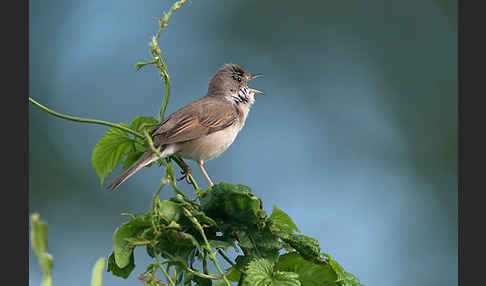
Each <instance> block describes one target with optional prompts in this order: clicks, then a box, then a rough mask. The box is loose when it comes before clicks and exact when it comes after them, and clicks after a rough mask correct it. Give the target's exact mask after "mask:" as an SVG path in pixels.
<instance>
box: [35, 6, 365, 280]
mask: <svg viewBox="0 0 486 286" xmlns="http://www.w3.org/2000/svg"><path fill="white" fill-rule="evenodd" d="M186 1H187V0H181V1H177V2H175V3H174V4H173V5H172V7H171V9H170V10H169V12H167V13H165V14H164V16H163V17H159V18H158V22H159V30H158V31H157V33H156V34H155V36H153V38H152V41H151V42H150V44H149V50H150V56H151V59H150V60H149V61H146V62H138V63H137V64H135V67H136V68H137V70H138V69H141V68H143V67H145V66H149V65H154V66H155V67H156V68H157V69H158V70H159V76H160V79H161V81H162V83H163V85H164V86H165V93H164V96H163V99H162V105H161V108H160V111H159V114H158V119H155V118H154V117H144V116H137V117H135V118H134V119H133V120H132V122H131V123H130V124H129V125H127V124H124V123H111V122H107V121H103V120H97V119H86V118H80V117H74V116H70V115H65V114H61V113H58V112H56V111H54V110H51V109H49V108H47V107H45V106H43V105H42V104H40V103H39V102H37V101H35V100H34V99H32V98H30V97H29V101H30V102H31V103H32V104H34V105H35V106H37V107H39V108H40V109H42V110H43V111H46V112H47V113H49V114H51V115H53V116H56V117H59V118H62V119H66V120H71V121H76V122H81V123H92V124H99V125H105V126H108V127H110V129H109V130H108V131H107V132H106V133H105V134H104V135H103V136H102V138H101V139H100V140H99V142H98V143H97V144H96V146H95V148H94V150H93V154H92V164H93V168H94V169H95V171H96V173H97V174H98V176H99V177H100V181H101V184H103V181H104V179H105V177H106V176H107V175H108V174H109V173H111V172H112V171H113V170H114V169H115V168H117V167H118V166H120V165H121V166H122V168H123V169H126V168H128V167H129V166H130V165H131V164H132V163H133V162H135V161H136V160H137V159H138V158H139V157H140V156H141V155H142V154H143V153H145V152H146V151H147V150H149V149H151V150H152V151H153V152H154V153H155V154H158V155H159V160H158V161H157V163H158V164H159V165H161V166H163V167H164V173H163V177H162V180H161V185H160V186H159V188H158V189H157V191H156V192H155V195H154V197H153V199H152V201H151V204H150V208H149V210H148V211H147V212H146V213H141V214H128V213H124V214H123V215H126V216H127V217H128V221H127V222H125V223H123V224H122V225H121V226H119V227H118V228H117V229H116V231H115V232H114V235H113V242H114V246H113V252H112V253H111V255H109V257H108V259H107V260H106V259H104V258H102V259H100V260H98V262H97V263H96V264H95V267H94V268H93V277H92V284H91V285H92V286H101V283H102V282H101V281H102V280H101V275H102V274H101V270H102V269H103V268H104V267H105V266H106V264H107V267H106V269H107V271H108V272H111V273H112V274H113V275H115V276H118V277H122V278H127V277H129V276H130V274H131V273H132V272H133V270H134V269H135V259H134V255H133V251H134V249H135V248H136V247H145V249H146V252H147V255H148V256H150V257H151V258H152V259H153V263H151V264H149V265H148V266H146V270H145V271H144V272H142V273H141V274H140V275H138V276H137V277H138V279H139V280H140V281H141V282H143V283H144V284H145V285H150V286H156V285H157V286H161V285H170V286H187V285H200V286H208V285H226V286H230V285H232V284H231V283H232V282H233V283H237V284H238V285H240V286H241V285H245V286H251V285H262V286H270V285H277V286H284V285H285V286H300V285H302V286H323V285H352V286H355V285H361V284H360V282H359V280H358V279H357V278H356V277H354V276H353V275H352V274H350V273H348V272H346V271H345V270H344V269H343V268H342V267H341V266H340V265H339V264H338V263H337V262H336V261H335V260H334V259H333V258H332V257H331V256H330V255H329V254H326V253H322V252H321V249H320V246H319V242H318V241H317V240H316V239H314V238H312V237H309V236H305V235H303V234H301V233H300V231H299V229H298V228H297V226H296V225H295V223H294V222H293V221H292V219H291V218H290V217H289V216H288V215H287V214H286V213H285V212H283V211H282V210H280V209H279V208H277V207H276V206H274V207H273V210H272V213H271V214H270V216H268V215H267V213H266V212H265V211H264V210H263V202H262V200H261V199H259V198H258V197H256V196H255V195H254V194H253V192H252V191H251V189H250V188H249V187H247V186H244V185H232V184H228V183H218V184H215V185H214V186H212V187H209V188H207V189H206V190H202V189H201V188H199V186H198V184H197V182H196V181H195V180H194V178H193V177H192V176H191V175H189V181H190V183H191V184H192V186H193V188H194V191H195V195H196V197H195V199H190V198H189V196H187V195H186V194H185V193H184V192H182V191H181V190H180V189H179V187H178V186H177V183H176V179H175V177H174V167H173V166H172V161H174V162H176V164H177V165H179V167H181V168H183V167H184V163H183V162H182V161H181V160H179V159H178V158H177V157H168V158H162V157H161V156H160V153H159V152H158V150H157V149H156V148H154V145H153V142H152V138H151V137H150V135H149V134H150V131H151V130H152V129H153V128H154V127H155V126H157V125H158V124H159V123H160V122H162V121H163V120H164V116H165V111H166V108H167V105H168V103H169V99H170V76H169V74H168V72H167V64H166V62H165V60H164V57H163V55H164V54H163V50H162V49H161V48H160V46H159V42H158V41H159V38H160V36H161V35H162V31H163V30H164V29H165V28H166V27H167V25H168V21H169V19H170V17H171V15H172V14H173V13H174V12H175V11H177V10H179V9H180V8H181V7H182V6H183V4H184V3H185V2H186ZM166 185H170V186H171V188H172V190H173V191H174V196H173V197H171V198H170V199H168V200H160V198H159V194H160V192H161V191H162V190H163V188H164V187H165V186H166ZM31 229H32V238H31V241H32V247H33V249H34V251H35V252H36V254H37V256H38V258H39V262H40V264H41V267H42V269H43V271H44V277H45V278H44V280H43V283H45V284H43V285H46V286H50V285H51V284H52V279H51V277H50V269H51V267H52V256H51V255H50V254H48V253H47V252H46V250H47V227H46V226H45V224H44V223H43V222H41V221H40V219H39V215H38V214H34V215H32V217H31ZM230 248H232V249H234V251H236V252H237V253H238V255H237V256H236V257H235V258H234V259H232V258H230V256H229V255H228V254H227V253H226V252H227V251H228V250H229V249H230ZM218 257H220V260H218ZM208 260H209V261H210V262H211V263H212V265H213V266H214V268H215V269H216V271H217V273H211V272H210V271H209V268H210V267H209V266H210V264H209V261H208ZM222 262H224V263H225V264H227V266H226V267H223V266H224V264H222ZM159 270H160V273H161V274H162V276H159V275H158V272H159Z"/></svg>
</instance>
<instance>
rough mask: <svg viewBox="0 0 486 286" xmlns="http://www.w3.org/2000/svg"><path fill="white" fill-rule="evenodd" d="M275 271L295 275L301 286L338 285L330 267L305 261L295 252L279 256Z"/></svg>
mask: <svg viewBox="0 0 486 286" xmlns="http://www.w3.org/2000/svg"><path fill="white" fill-rule="evenodd" d="M275 270H278V271H290V272H294V273H297V274H298V275H299V281H300V282H301V284H302V286H322V285H326V286H327V285H329V286H338V285H339V284H337V278H338V277H337V275H336V273H335V272H334V270H333V269H332V268H331V266H330V265H328V264H326V263H321V264H318V263H314V262H312V261H309V260H306V259H304V258H303V257H302V256H301V255H300V254H298V253H297V252H292V253H287V254H284V255H281V256H279V258H278V260H277V262H276V263H275ZM326 283H327V284H326Z"/></svg>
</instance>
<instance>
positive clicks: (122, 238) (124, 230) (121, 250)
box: [113, 214, 151, 269]
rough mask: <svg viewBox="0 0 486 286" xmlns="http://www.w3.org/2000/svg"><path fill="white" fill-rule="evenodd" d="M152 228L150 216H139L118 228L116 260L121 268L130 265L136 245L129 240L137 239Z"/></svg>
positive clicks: (115, 235) (114, 236)
mask: <svg viewBox="0 0 486 286" xmlns="http://www.w3.org/2000/svg"><path fill="white" fill-rule="evenodd" d="M149 227H151V221H150V216H149V214H143V215H138V216H136V217H135V218H133V219H131V220H130V221H128V222H126V223H124V224H122V225H121V226H120V227H118V228H117V229H116V231H115V233H114V234H113V242H114V250H113V253H114V258H115V262H116V265H117V266H118V267H119V268H122V269H123V268H125V267H126V266H127V265H129V263H130V259H131V257H132V256H133V248H135V245H133V244H132V243H130V241H129V240H127V238H136V237H137V235H139V234H141V233H142V232H144V231H145V230H146V229H147V228H149Z"/></svg>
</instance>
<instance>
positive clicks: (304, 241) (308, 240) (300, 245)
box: [277, 232, 321, 261]
mask: <svg viewBox="0 0 486 286" xmlns="http://www.w3.org/2000/svg"><path fill="white" fill-rule="evenodd" d="M277 234H278V236H279V237H280V239H282V241H284V242H286V243H288V244H289V245H290V246H292V247H293V248H294V249H295V250H297V252H299V254H300V255H302V257H303V258H304V259H307V260H315V261H317V260H318V259H319V256H320V252H321V249H320V247H319V241H318V240H317V239H315V238H312V237H310V236H306V235H303V234H293V233H291V234H288V233H282V232H277Z"/></svg>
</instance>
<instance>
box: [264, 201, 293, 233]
mask: <svg viewBox="0 0 486 286" xmlns="http://www.w3.org/2000/svg"><path fill="white" fill-rule="evenodd" d="M268 219H269V220H271V221H272V230H278V231H283V232H286V233H293V232H294V230H295V231H297V232H299V233H300V230H299V228H298V227H297V225H295V223H294V222H293V221H292V219H291V218H290V217H289V215H288V214H286V213H285V212H284V211H282V210H281V209H279V208H277V206H276V205H274V206H273V210H272V214H271V215H270V217H269V218H268Z"/></svg>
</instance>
